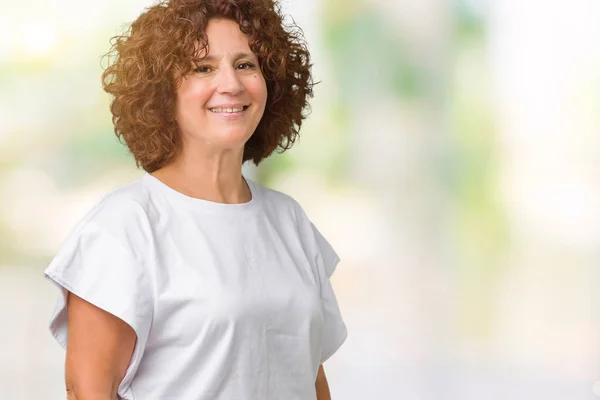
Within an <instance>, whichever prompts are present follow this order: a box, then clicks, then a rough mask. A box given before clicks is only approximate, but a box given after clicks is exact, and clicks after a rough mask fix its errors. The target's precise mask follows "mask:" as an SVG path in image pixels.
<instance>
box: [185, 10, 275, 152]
mask: <svg viewBox="0 0 600 400" xmlns="http://www.w3.org/2000/svg"><path fill="white" fill-rule="evenodd" d="M206 36H207V38H208V45H209V52H208V54H207V55H206V57H205V58H204V59H203V60H202V61H201V62H200V63H199V64H198V65H197V68H195V70H194V71H192V73H190V74H189V75H187V76H185V77H184V78H183V80H182V83H181V85H180V87H179V88H178V89H177V100H176V106H175V116H176V119H177V123H178V124H179V127H180V129H181V132H182V135H183V137H182V139H183V140H182V141H183V144H184V147H185V146H189V145H190V144H191V145H194V146H195V143H198V144H200V146H203V148H205V149H211V150H223V149H233V148H243V146H244V144H245V143H246V141H248V139H249V138H250V137H251V136H252V134H253V133H254V130H255V129H256V127H257V126H258V123H259V121H260V119H261V118H262V116H263V113H264V110H265V104H266V102H267V86H266V83H265V79H264V77H263V75H262V73H261V70H260V67H259V66H258V59H257V57H256V56H255V55H254V53H252V51H251V50H250V46H249V43H248V37H247V36H246V35H245V34H244V33H242V31H240V28H239V26H238V24H237V23H236V22H234V21H231V20H227V19H212V20H210V21H209V23H208V25H207V27H206Z"/></svg>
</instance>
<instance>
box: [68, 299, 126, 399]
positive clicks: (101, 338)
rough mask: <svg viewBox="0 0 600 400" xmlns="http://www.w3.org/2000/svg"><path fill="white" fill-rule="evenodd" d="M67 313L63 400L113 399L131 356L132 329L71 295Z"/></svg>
mask: <svg viewBox="0 0 600 400" xmlns="http://www.w3.org/2000/svg"><path fill="white" fill-rule="evenodd" d="M67 314H68V319H69V328H68V344H67V355H66V362H65V380H66V386H67V399H68V400H109V399H110V400H114V399H115V398H116V397H117V388H118V387H119V383H120V382H121V381H122V380H123V378H124V377H125V371H126V370H127V366H128V365H129V361H130V360H131V356H132V355H133V349H134V347H135V341H136V335H135V332H134V330H133V328H131V327H130V326H129V325H127V324H126V323H125V322H123V321H122V320H120V319H119V318H117V317H115V316H114V315H112V314H110V313H108V312H106V311H104V310H102V309H100V308H98V307H96V306H94V305H93V304H91V303H88V302H87V301H85V300H83V299H82V298H80V297H78V296H76V295H74V294H72V293H69V295H68V297H67Z"/></svg>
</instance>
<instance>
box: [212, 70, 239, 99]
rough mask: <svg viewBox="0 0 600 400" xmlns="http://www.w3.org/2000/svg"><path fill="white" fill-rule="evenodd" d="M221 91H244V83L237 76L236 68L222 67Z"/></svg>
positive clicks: (235, 93)
mask: <svg viewBox="0 0 600 400" xmlns="http://www.w3.org/2000/svg"><path fill="white" fill-rule="evenodd" d="M218 91H219V93H224V94H230V95H237V94H239V93H241V92H243V91H244V85H243V84H242V82H241V81H240V78H239V77H238V76H237V74H236V71H235V69H234V68H232V67H229V68H222V69H221V70H220V71H219V76H218Z"/></svg>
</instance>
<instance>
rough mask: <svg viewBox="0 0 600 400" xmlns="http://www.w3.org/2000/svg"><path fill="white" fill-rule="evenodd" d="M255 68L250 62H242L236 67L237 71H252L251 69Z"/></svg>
mask: <svg viewBox="0 0 600 400" xmlns="http://www.w3.org/2000/svg"><path fill="white" fill-rule="evenodd" d="M255 67H256V65H254V64H253V63H251V62H243V63H241V64H240V65H238V68H239V69H252V68H255Z"/></svg>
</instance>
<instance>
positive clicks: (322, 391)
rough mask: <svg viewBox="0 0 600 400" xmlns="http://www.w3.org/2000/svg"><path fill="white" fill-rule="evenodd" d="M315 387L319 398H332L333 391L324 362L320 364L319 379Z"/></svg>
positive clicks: (325, 399) (319, 399)
mask: <svg viewBox="0 0 600 400" xmlns="http://www.w3.org/2000/svg"><path fill="white" fill-rule="evenodd" d="M315 389H316V392H317V400H331V393H330V392H329V384H328V383H327V378H326V377H325V370H324V369H323V364H321V365H320V366H319V372H318V373H317V380H316V381H315Z"/></svg>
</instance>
